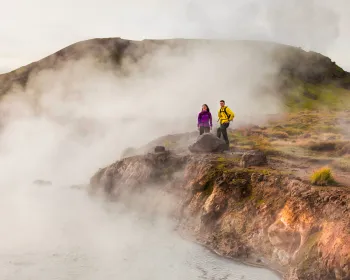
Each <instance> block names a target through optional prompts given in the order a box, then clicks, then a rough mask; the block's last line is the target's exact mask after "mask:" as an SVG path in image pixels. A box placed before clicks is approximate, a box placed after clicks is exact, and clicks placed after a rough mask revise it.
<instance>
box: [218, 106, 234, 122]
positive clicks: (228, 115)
mask: <svg viewBox="0 0 350 280" xmlns="http://www.w3.org/2000/svg"><path fill="white" fill-rule="evenodd" d="M226 108H227V107H225V108H224V110H221V109H220V112H224V113H225V115H226V116H227V119H228V120H229V119H230V117H231V115H230V114H227V111H226Z"/></svg>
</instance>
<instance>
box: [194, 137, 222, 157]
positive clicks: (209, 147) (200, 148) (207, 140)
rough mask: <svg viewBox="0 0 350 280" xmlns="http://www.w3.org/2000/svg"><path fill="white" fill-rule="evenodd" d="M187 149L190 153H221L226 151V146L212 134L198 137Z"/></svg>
mask: <svg viewBox="0 0 350 280" xmlns="http://www.w3.org/2000/svg"><path fill="white" fill-rule="evenodd" d="M188 149H189V150H190V152H192V153H212V152H223V151H225V150H227V144H226V143H225V141H224V140H222V139H220V138H218V137H217V136H216V135H214V134H212V133H205V134H202V135H200V136H199V137H198V138H197V140H196V142H194V143H193V144H192V145H190V146H189V147H188Z"/></svg>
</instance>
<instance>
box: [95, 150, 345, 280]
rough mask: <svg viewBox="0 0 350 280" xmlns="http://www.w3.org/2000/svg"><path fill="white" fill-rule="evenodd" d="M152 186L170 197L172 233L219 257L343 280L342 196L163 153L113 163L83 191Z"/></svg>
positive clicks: (290, 275) (227, 161)
mask: <svg viewBox="0 0 350 280" xmlns="http://www.w3.org/2000/svg"><path fill="white" fill-rule="evenodd" d="M180 171H183V172H184V173H181V174H182V176H180V177H179V176H175V175H176V174H177V173H178V172H180ZM154 185H157V186H158V187H159V188H164V189H167V190H168V191H170V192H171V193H173V194H175V196H176V197H177V203H178V209H176V215H177V219H178V223H179V228H178V230H179V231H181V232H182V233H186V234H191V235H192V236H194V237H196V239H197V241H198V242H200V243H202V244H204V245H205V246H207V247H208V248H210V249H212V250H214V251H215V252H217V253H219V254H221V255H223V256H226V257H230V258H235V259H239V260H242V261H246V262H250V263H253V264H257V265H264V266H267V267H270V268H273V269H276V270H279V271H280V272H281V273H283V275H284V279H288V280H292V279H293V280H306V279H320V280H322V279H325V280H332V279H350V271H349V268H350V231H349V229H350V192H349V190H348V189H345V188H313V187H311V186H310V185H308V184H306V183H303V182H301V181H299V180H297V179H291V178H290V177H287V176H285V175H283V174H281V173H279V172H277V171H275V170H272V169H269V168H268V167H264V170H261V169H252V168H250V169H247V168H242V167H240V166H239V162H237V161H236V160H235V159H233V158H230V157H229V156H228V155H227V156H226V157H225V158H224V157H223V155H219V156H215V155H212V154H209V155H198V154H195V155H191V156H177V155H175V154H172V153H169V152H165V153H150V154H147V155H145V156H135V157H131V158H126V159H124V160H121V161H119V162H116V163H114V164H112V165H111V166H108V167H106V168H103V169H101V170H100V171H98V172H97V173H96V174H95V175H94V176H93V177H92V179H91V186H90V187H91V189H92V190H93V191H99V190H102V191H103V192H104V193H106V194H107V195H108V196H109V197H110V196H113V197H116V198H118V193H120V192H121V190H123V189H124V190H125V189H127V190H129V191H139V190H142V189H147V188H149V187H150V186H152V188H153V186H154Z"/></svg>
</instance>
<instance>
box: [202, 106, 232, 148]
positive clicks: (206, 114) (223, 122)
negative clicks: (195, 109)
mask: <svg viewBox="0 0 350 280" xmlns="http://www.w3.org/2000/svg"><path fill="white" fill-rule="evenodd" d="M234 117H235V115H234V113H233V112H232V111H231V109H230V108H229V107H227V106H225V101H224V100H220V109H219V111H218V118H219V119H218V121H219V122H220V126H219V127H218V129H217V133H216V135H217V137H219V138H220V137H221V134H222V136H223V138H224V140H225V142H226V144H227V145H229V140H228V135H227V128H228V127H229V125H230V121H232V120H233V118H234ZM212 127H213V124H212V116H211V113H210V110H209V107H208V105H207V104H204V105H203V106H202V111H201V112H200V113H199V114H198V128H199V134H200V135H202V134H203V133H208V132H209V131H210V130H211V129H212Z"/></svg>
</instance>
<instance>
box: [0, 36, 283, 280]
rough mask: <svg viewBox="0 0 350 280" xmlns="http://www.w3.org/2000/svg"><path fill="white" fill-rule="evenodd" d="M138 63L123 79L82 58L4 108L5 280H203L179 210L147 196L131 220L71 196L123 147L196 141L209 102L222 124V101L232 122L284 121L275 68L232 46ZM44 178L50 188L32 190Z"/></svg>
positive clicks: (13, 96) (34, 81)
mask: <svg viewBox="0 0 350 280" xmlns="http://www.w3.org/2000/svg"><path fill="white" fill-rule="evenodd" d="M140 63H141V64H140V65H138V66H135V65H133V66H130V65H129V66H128V67H129V70H130V69H132V73H131V75H130V76H128V77H124V78H122V77H120V75H118V72H115V71H112V70H111V69H112V68H111V66H110V65H106V66H105V67H102V66H101V65H100V64H97V63H96V62H95V61H94V60H93V59H92V58H86V59H83V60H80V61H79V62H76V63H68V64H67V65H65V67H63V68H62V69H56V70H47V71H43V72H41V73H39V74H38V75H37V76H34V77H31V80H30V82H29V84H28V87H27V88H26V89H24V90H23V89H18V88H17V89H14V90H13V92H12V93H10V94H9V95H7V96H6V97H5V98H4V99H3V100H2V103H1V104H0V110H1V115H2V116H3V118H2V123H3V128H2V132H1V137H0V168H1V170H2V176H1V177H0V191H1V197H0V205H1V211H0V213H1V215H0V219H1V221H2V222H1V223H0V233H1V236H3V238H2V241H1V242H0V251H1V252H2V254H3V255H2V257H1V256H0V262H3V270H0V275H2V276H3V277H1V278H3V279H10V280H12V279H16V280H18V279H20V280H21V279H28V278H31V277H32V278H35V279H38V280H41V279H42V280H44V279H50V278H54V277H57V279H91V280H92V279H94V280H95V279H102V278H103V279H114V278H115V277H122V278H123V279H128V280H130V279H164V277H166V278H167V279H196V278H198V277H199V275H198V269H199V270H200V271H201V270H203V269H207V264H205V263H201V258H204V261H205V262H208V261H207V258H208V255H207V254H206V253H204V252H203V251H197V250H199V249H195V248H196V247H193V246H194V245H192V244H190V243H187V242H185V241H183V240H182V239H180V238H179V237H178V236H176V234H175V233H173V232H172V228H173V223H172V222H171V220H169V219H168V217H167V215H166V214H167V212H168V211H170V210H171V209H170V208H169V205H171V204H172V203H170V202H171V201H170V202H169V201H167V200H164V198H162V197H159V196H158V195H154V194H151V195H147V196H145V197H137V198H135V197H134V198H133V199H131V200H129V201H128V203H127V205H129V208H127V209H125V208H123V207H122V206H121V205H116V206H112V205H110V206H108V205H107V206H106V205H105V204H102V205H101V204H99V203H97V202H94V201H91V200H90V199H89V198H88V197H85V196H84V195H83V194H82V193H80V192H76V191H74V190H72V189H70V188H67V186H69V185H71V184H80V183H85V182H88V180H89V178H90V177H91V176H92V175H93V174H94V172H96V171H97V170H98V168H100V167H104V166H105V165H107V164H110V163H112V162H114V161H115V160H116V159H118V158H119V156H120V153H121V152H122V151H123V150H124V149H125V148H127V147H130V146H140V145H143V144H146V143H147V142H148V141H151V140H153V139H154V138H155V137H158V136H162V135H164V134H171V133H177V132H186V131H192V130H195V128H196V121H197V114H198V111H199V110H200V108H201V105H202V104H203V103H207V104H208V105H209V106H210V107H211V109H212V112H213V115H214V120H215V119H216V117H215V115H216V110H217V109H218V102H219V100H220V99H225V100H226V102H227V105H229V106H230V108H231V109H232V110H233V111H234V112H235V113H236V121H239V120H242V119H244V118H246V117H247V116H251V117H253V116H260V115H262V114H264V113H274V112H278V110H279V103H278V100H277V99H272V97H271V95H265V93H266V92H265V91H268V90H271V91H273V90H274V87H273V86H274V82H275V80H274V77H275V74H276V71H277V69H278V68H277V66H278V65H277V64H276V63H275V62H274V61H272V60H271V59H270V58H269V56H264V55H255V53H254V51H246V48H245V46H239V47H235V49H232V47H231V46H230V45H225V43H222V44H221V43H220V44H217V45H215V44H214V45H211V44H209V45H208V44H200V45H198V46H197V45H196V47H193V48H189V49H188V50H187V52H185V53H182V54H174V53H172V52H170V51H169V50H167V49H164V50H161V51H159V52H157V53H156V54H155V55H154V56H153V57H146V58H145V60H144V61H142V62H140ZM261 88H263V90H262V91H261V92H260V91H259V89H261ZM36 179H44V180H51V181H52V182H53V186H46V187H45V186H42V187H36V186H33V185H31V182H33V181H34V180H36ZM129 199H130V198H129ZM158 202H159V203H158ZM160 202H163V203H160ZM164 202H166V203H164ZM103 205H104V207H107V210H103V208H102V206H103ZM130 208H131V209H137V211H136V212H130ZM141 213H142V215H141ZM209 262H210V261H209ZM193 265H194V266H195V267H197V266H198V267H200V268H196V269H197V270H196V269H194V268H193V267H192V266H193ZM222 265H223V264H214V267H215V266H222ZM225 266H227V263H225ZM17 267H18V269H17ZM139 270H140V271H139ZM203 273H209V274H210V272H203ZM212 273H215V274H218V275H220V273H221V274H223V273H224V274H225V275H221V276H222V277H224V276H227V275H226V274H229V275H231V279H239V278H238V277H241V276H242V275H245V276H246V277H247V279H263V278H261V277H262V276H261V275H263V274H262V273H263V272H259V271H257V270H255V269H250V268H249V269H248V270H246V271H244V269H243V270H242V267H235V271H234V272H232V271H231V272H227V273H226V272H225V269H224V270H220V271H217V270H215V269H213V271H212ZM249 275H250V276H249ZM264 275H265V274H264ZM221 276H220V277H221ZM60 277H61V278H60ZM113 277H114V278H113ZM266 277H267V278H266V279H273V278H274V277H275V276H273V275H272V274H270V273H269V272H266Z"/></svg>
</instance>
